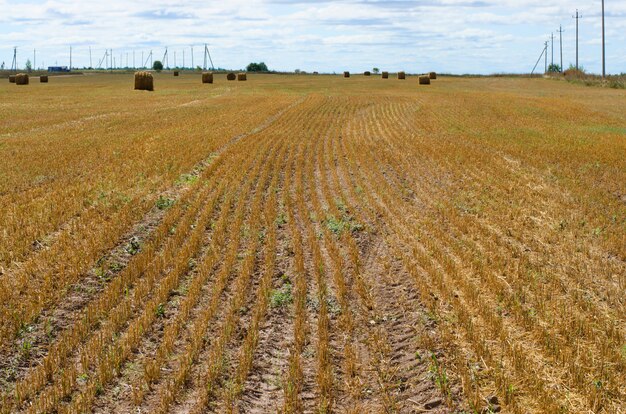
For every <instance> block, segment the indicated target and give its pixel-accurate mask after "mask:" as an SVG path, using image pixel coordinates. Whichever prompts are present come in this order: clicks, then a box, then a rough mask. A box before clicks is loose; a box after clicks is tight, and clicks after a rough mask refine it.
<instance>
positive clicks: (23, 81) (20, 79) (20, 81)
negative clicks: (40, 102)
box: [15, 73, 29, 85]
mask: <svg viewBox="0 0 626 414" xmlns="http://www.w3.org/2000/svg"><path fill="white" fill-rule="evenodd" d="M28 82H29V78H28V74H26V73H18V74H17V75H15V84H16V85H28Z"/></svg>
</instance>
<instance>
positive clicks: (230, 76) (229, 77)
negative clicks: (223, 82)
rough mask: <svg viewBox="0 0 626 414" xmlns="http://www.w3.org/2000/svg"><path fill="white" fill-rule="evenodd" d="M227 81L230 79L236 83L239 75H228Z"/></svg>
mask: <svg viewBox="0 0 626 414" xmlns="http://www.w3.org/2000/svg"><path fill="white" fill-rule="evenodd" d="M226 79H228V80H229V81H234V80H235V79H237V75H235V74H234V73H232V72H231V73H229V74H228V75H226Z"/></svg>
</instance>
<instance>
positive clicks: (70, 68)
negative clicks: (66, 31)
mask: <svg viewBox="0 0 626 414" xmlns="http://www.w3.org/2000/svg"><path fill="white" fill-rule="evenodd" d="M71 71H72V46H70V72H71Z"/></svg>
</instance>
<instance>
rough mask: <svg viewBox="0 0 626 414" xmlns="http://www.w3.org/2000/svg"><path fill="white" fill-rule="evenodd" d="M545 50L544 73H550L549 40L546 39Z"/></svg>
mask: <svg viewBox="0 0 626 414" xmlns="http://www.w3.org/2000/svg"><path fill="white" fill-rule="evenodd" d="M544 50H545V51H546V53H545V56H546V57H545V70H544V72H543V73H548V41H546V43H545V45H544Z"/></svg>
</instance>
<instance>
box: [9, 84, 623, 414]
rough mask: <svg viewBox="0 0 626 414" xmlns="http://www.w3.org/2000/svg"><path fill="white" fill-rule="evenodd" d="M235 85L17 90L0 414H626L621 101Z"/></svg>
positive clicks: (445, 87)
mask: <svg viewBox="0 0 626 414" xmlns="http://www.w3.org/2000/svg"><path fill="white" fill-rule="evenodd" d="M214 76H215V79H216V82H215V85H214V87H211V88H208V89H207V88H203V87H201V84H200V82H199V80H200V77H199V76H198V77H196V76H181V77H178V78H174V77H173V76H171V75H170V74H154V77H155V82H156V83H157V84H158V88H157V89H156V91H155V92H153V93H150V94H146V93H134V91H133V90H132V87H131V85H132V82H133V75H127V76H125V75H105V74H100V75H92V76H85V77H80V76H77V77H66V78H61V77H58V78H55V82H52V83H50V84H47V85H41V84H40V83H38V82H35V83H33V84H31V85H30V86H29V87H28V88H16V87H15V86H14V85H10V84H8V83H6V82H5V83H0V93H2V94H3V95H4V96H6V97H7V99H6V101H7V102H11V105H2V106H0V117H1V119H2V120H3V122H2V123H1V124H0V159H2V160H3V162H2V163H0V229H2V231H0V413H53V412H56V413H82V412H95V413H131V412H133V413H136V412H142V413H205V412H239V413H268V412H287V413H299V412H305V413H318V412H326V413H328V412H338V413H343V412H349V413H415V412H428V413H462V412H466V413H469V412H489V411H483V410H491V412H495V411H497V410H498V409H501V410H502V412H507V413H509V412H510V413H520V414H521V413H582V412H585V413H611V414H613V413H623V412H625V411H626V384H625V383H624V381H623V378H624V377H625V376H626V303H625V297H624V291H625V290H626V156H625V154H626V129H625V128H624V125H626V100H625V98H626V93H625V92H624V91H621V90H610V89H601V88H598V89H593V88H586V87H581V86H577V85H571V84H568V83H565V82H555V81H551V80H546V79H523V78H517V79H510V78H479V79H468V78H449V77H445V76H443V77H442V76H440V77H439V80H438V81H437V82H433V84H432V85H431V86H430V87H428V88H420V87H419V86H418V83H419V79H418V78H417V77H410V78H408V79H407V80H406V82H392V83H387V82H371V80H370V79H367V78H366V77H360V76H357V77H355V78H354V79H352V80H351V81H350V82H345V81H344V80H343V79H342V78H341V76H319V77H306V76H289V75H263V74H256V75H255V76H254V77H253V78H251V79H250V80H249V81H248V82H247V83H246V84H241V83H239V82H225V79H226V75H225V74H215V75H214ZM94 91H97V94H95V93H94ZM58 102H63V110H62V111H59V110H58V105H59V104H58ZM620 378H621V380H620Z"/></svg>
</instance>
